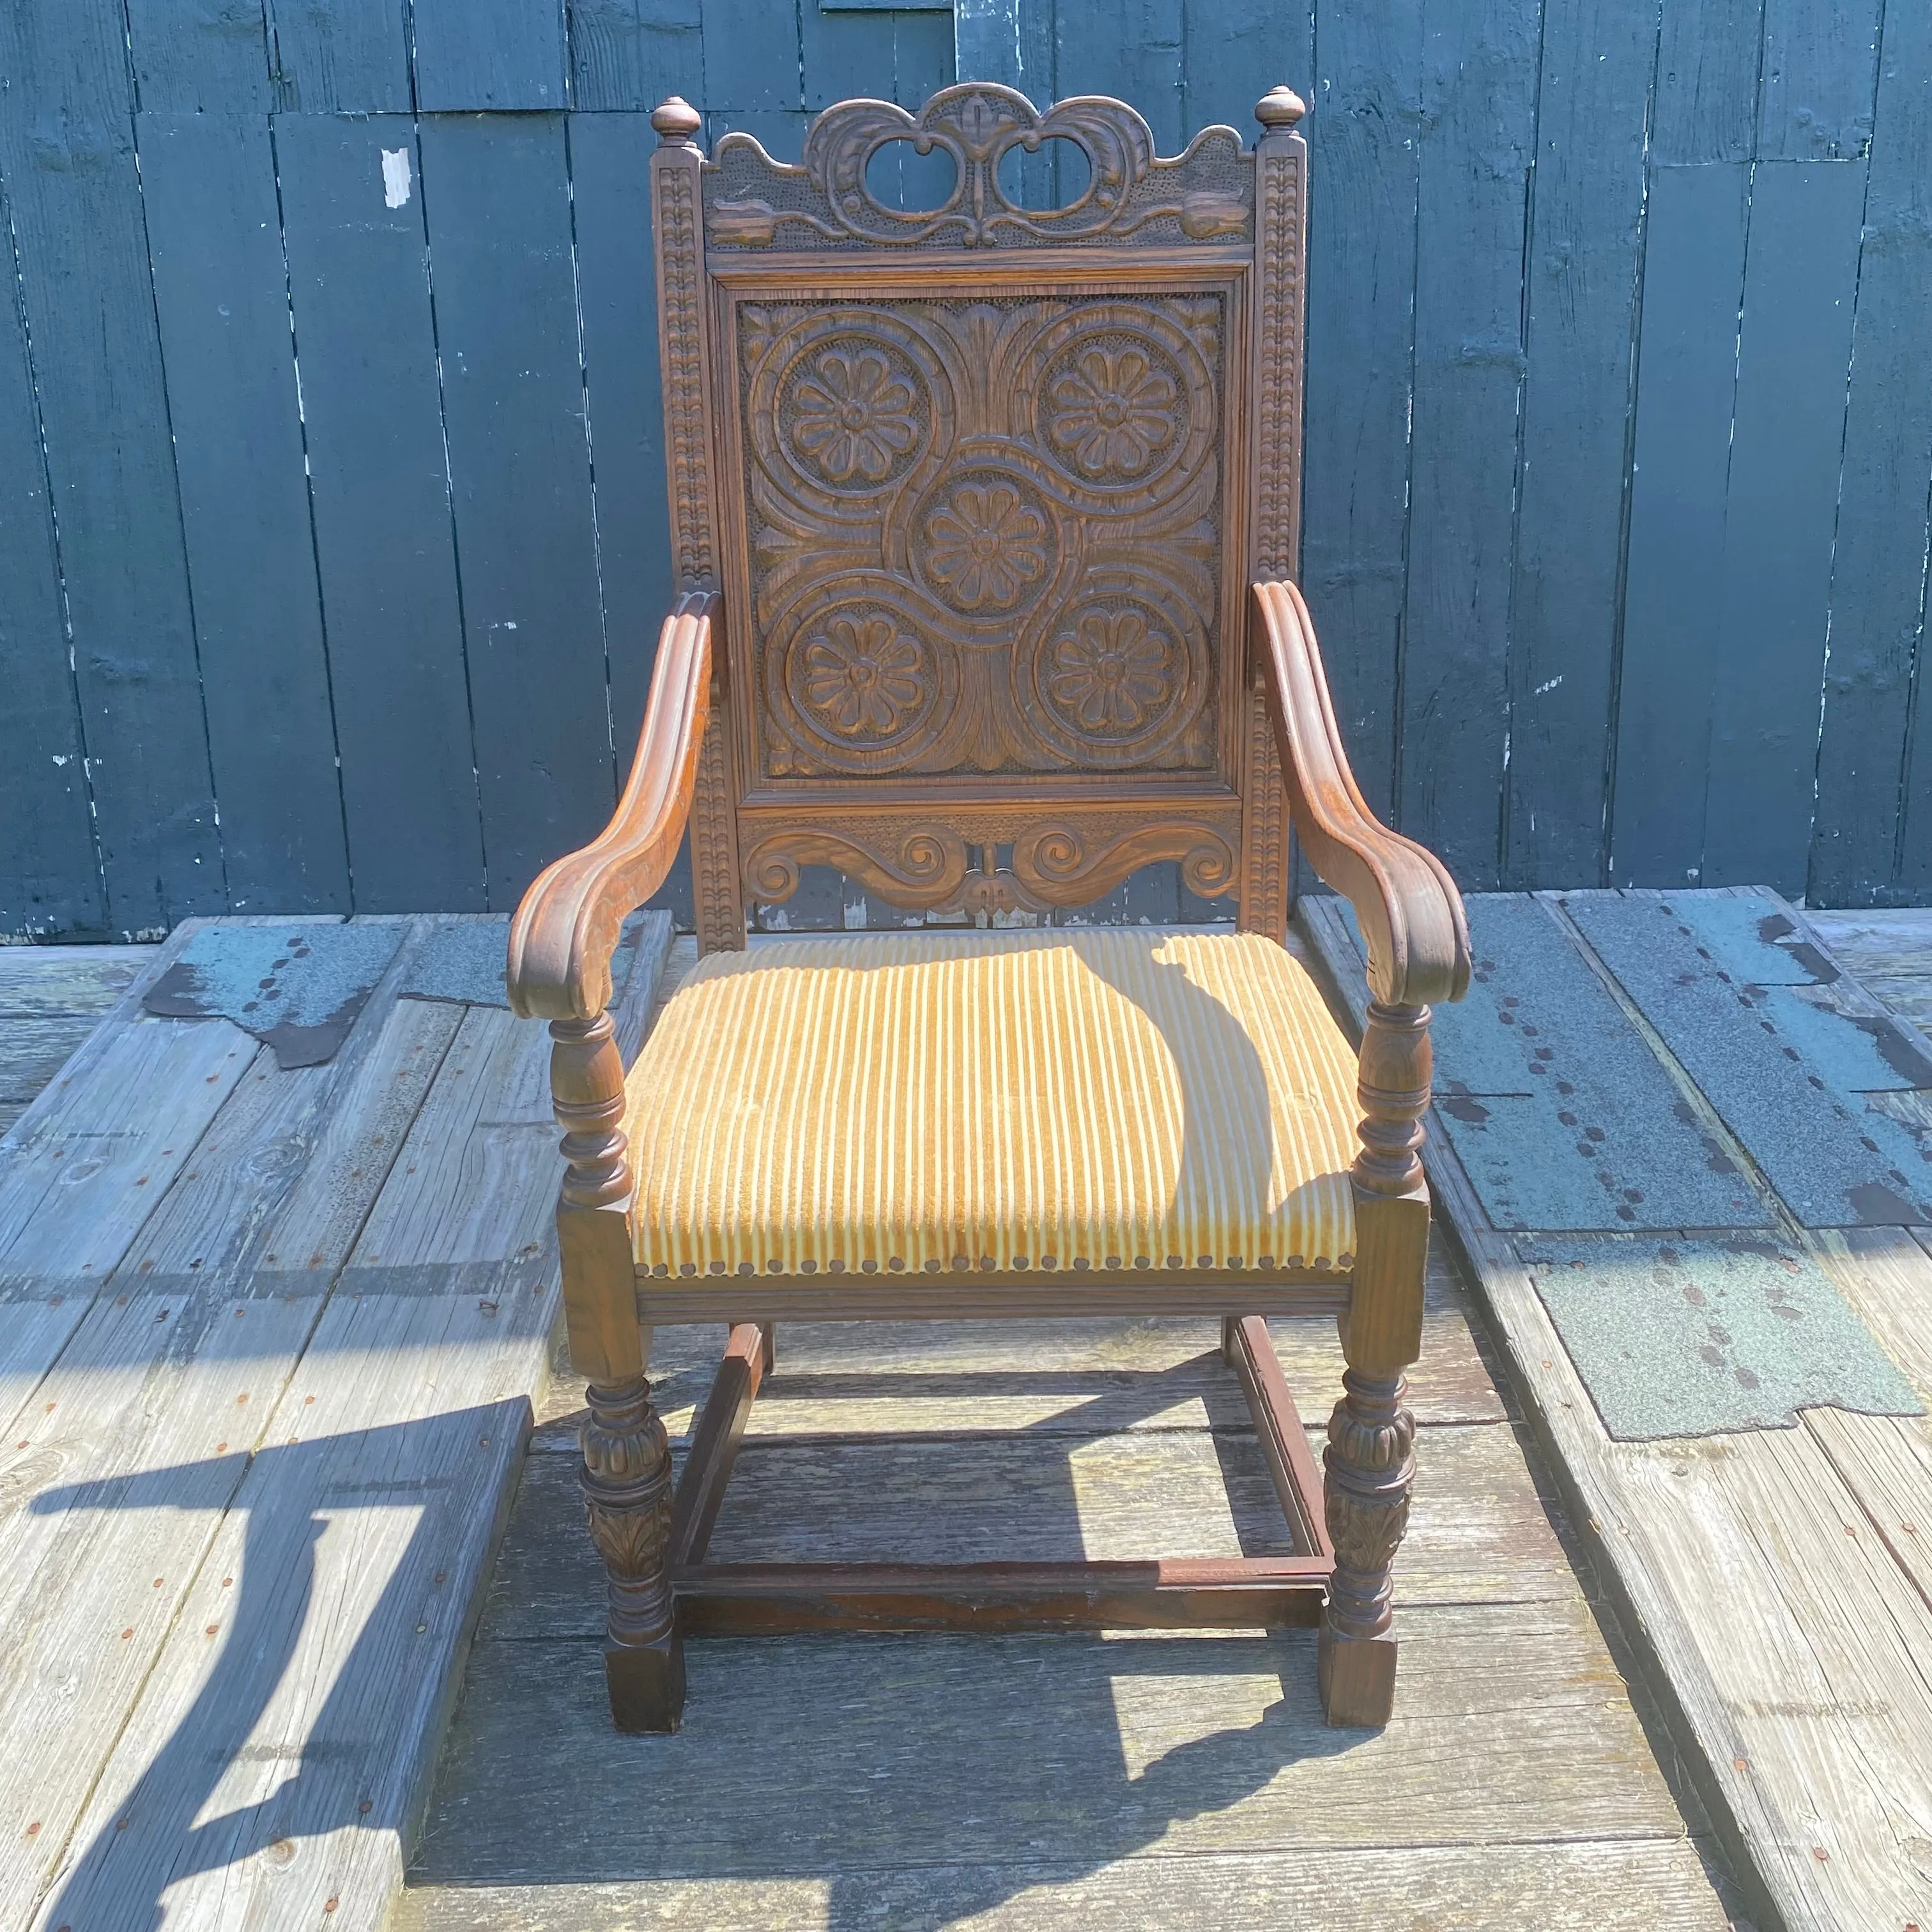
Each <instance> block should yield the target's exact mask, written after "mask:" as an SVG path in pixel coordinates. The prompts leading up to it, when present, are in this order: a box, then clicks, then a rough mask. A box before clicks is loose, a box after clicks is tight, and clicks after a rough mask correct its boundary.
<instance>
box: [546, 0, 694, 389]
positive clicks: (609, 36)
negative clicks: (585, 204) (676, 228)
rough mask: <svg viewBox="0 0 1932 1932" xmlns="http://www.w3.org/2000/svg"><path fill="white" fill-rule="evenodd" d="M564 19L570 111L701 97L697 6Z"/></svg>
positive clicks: (592, 11)
mask: <svg viewBox="0 0 1932 1932" xmlns="http://www.w3.org/2000/svg"><path fill="white" fill-rule="evenodd" d="M568 14H569V24H570V74H571V106H572V107H575V108H577V109H579V110H591V111H592V112H596V113H611V112H614V111H616V110H629V111H630V112H632V113H645V114H648V113H649V112H650V110H652V108H653V107H655V106H656V105H657V104H658V102H659V101H661V100H663V98H664V96H665V95H667V94H682V95H688V96H691V95H700V94H702V92H703V86H702V84H701V80H700V77H701V76H702V75H703V71H704V68H703V59H704V39H703V20H702V19H701V17H700V10H699V7H698V5H697V0H569V5H568ZM638 131H639V132H640V133H641V124H640V129H639V130H638ZM645 138H648V137H645ZM589 252H590V251H586V254H589ZM646 340H648V338H646ZM640 373H641V372H640ZM645 386H646V388H648V387H649V386H650V385H649V383H648V382H646V385H645Z"/></svg>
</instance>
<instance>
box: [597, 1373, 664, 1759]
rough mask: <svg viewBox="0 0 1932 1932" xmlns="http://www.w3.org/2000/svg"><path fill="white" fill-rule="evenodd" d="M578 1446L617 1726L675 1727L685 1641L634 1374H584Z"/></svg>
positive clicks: (655, 1458) (642, 1394) (660, 1437)
mask: <svg viewBox="0 0 1932 1932" xmlns="http://www.w3.org/2000/svg"><path fill="white" fill-rule="evenodd" d="M586 1398H587V1400H588V1401H589V1406H590V1415H589V1419H588V1420H587V1421H586V1422H585V1423H584V1424H583V1429H582V1430H581V1431H580V1434H579V1441H580V1442H581V1444H582V1445H583V1500H584V1503H585V1505H586V1508H588V1511H589V1517H590V1534H591V1535H592V1538H594V1539H595V1541H596V1544H597V1547H598V1550H599V1551H600V1552H601V1554H602V1556H603V1558H604V1570H605V1571H606V1573H607V1575H608V1577H609V1579H610V1623H609V1631H610V1647H609V1648H608V1649H607V1650H606V1651H605V1652H604V1672H605V1675H606V1676H607V1679H608V1681H609V1685H610V1715H611V1718H612V1719H613V1721H614V1722H615V1723H616V1727H617V1728H618V1730H620V1731H674V1730H676V1729H677V1727H678V1724H679V1721H680V1720H681V1719H682V1715H683V1712H684V1649H683V1644H682V1640H681V1639H680V1637H679V1634H678V1630H677V1621H676V1606H675V1604H673V1601H672V1598H671V1590H670V1572H669V1570H668V1569H667V1567H666V1558H667V1554H668V1553H669V1550H670V1506H671V1480H670V1445H668V1444H667V1442H666V1441H665V1439H664V1424H663V1423H662V1422H661V1421H660V1420H659V1419H658V1413H657V1412H656V1410H655V1409H653V1408H652V1406H651V1398H650V1385H649V1382H646V1381H645V1379H643V1376H636V1377H634V1378H633V1379H630V1380H628V1381H626V1382H624V1383H623V1384H622V1385H620V1386H619V1387H617V1388H599V1387H598V1385H596V1384H595V1383H594V1382H593V1383H592V1385H591V1386H590V1388H589V1390H588V1391H586Z"/></svg>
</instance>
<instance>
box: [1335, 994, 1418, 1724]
mask: <svg viewBox="0 0 1932 1932" xmlns="http://www.w3.org/2000/svg"><path fill="white" fill-rule="evenodd" d="M1429 1085H1430V1051H1429V1009H1428V1008H1427V1007H1424V1006H1413V1007H1408V1006H1400V1007H1399V1006H1385V1005H1383V1004H1381V1003H1380V1002H1379V1001H1378V1002H1375V1003H1373V1004H1371V1005H1370V1008H1369V1014H1368V1025H1367V1028H1366V1029H1365V1030H1364V1034H1363V1039H1362V1059H1361V1084H1360V1090H1359V1091H1360V1094H1361V1102H1362V1109H1363V1115H1364V1118H1363V1121H1362V1124H1361V1153H1360V1154H1358V1156H1357V1157H1356V1160H1355V1170H1354V1184H1355V1279H1354V1285H1353V1288H1352V1293H1351V1295H1350V1298H1349V1313H1348V1314H1347V1316H1346V1317H1345V1318H1344V1319H1343V1328H1342V1346H1343V1355H1345V1356H1346V1358H1347V1361H1348V1365H1349V1366H1348V1368H1347V1370H1346V1373H1344V1374H1343V1378H1342V1388H1343V1394H1342V1399H1341V1400H1340V1402H1338V1403H1337V1404H1336V1405H1335V1412H1334V1415H1332V1416H1331V1418H1329V1422H1328V1448H1326V1450H1325V1451H1324V1452H1323V1454H1322V1463H1323V1466H1324V1469H1325V1482H1324V1490H1325V1514H1326V1516H1327V1520H1328V1536H1329V1541H1331V1543H1333V1544H1334V1547H1335V1572H1334V1577H1333V1579H1332V1580H1331V1583H1330V1585H1329V1590H1328V1607H1327V1608H1326V1610H1324V1612H1323V1613H1322V1631H1321V1637H1320V1647H1319V1659H1320V1671H1321V1681H1322V1703H1323V1706H1324V1707H1325V1709H1326V1711H1327V1712H1328V1721H1329V1723H1330V1724H1335V1725H1374V1724H1386V1723H1387V1722H1388V1718H1389V1714H1390V1712H1391V1710H1392V1709H1394V1701H1395V1666H1396V1644H1395V1634H1394V1628H1393V1619H1392V1617H1391V1610H1390V1605H1391V1599H1392V1598H1393V1595H1394V1563H1395V1553H1396V1551H1397V1548H1398V1547H1399V1546H1400V1544H1401V1542H1402V1537H1403V1531H1404V1530H1405V1529H1406V1528H1407V1527H1408V1525H1409V1488H1410V1485H1411V1484H1412V1482H1413V1481H1414V1479H1415V1418H1414V1417H1413V1416H1412V1415H1410V1414H1409V1411H1408V1410H1407V1409H1405V1408H1404V1407H1403V1394H1404V1393H1405V1391H1406V1383H1405V1382H1404V1381H1403V1370H1405V1369H1406V1368H1407V1367H1409V1364H1411V1363H1412V1362H1413V1361H1415V1358H1416V1357H1417V1356H1418V1355H1420V1354H1421V1352H1422V1303H1423V1288H1424V1280H1425V1278H1426V1275H1427V1267H1428V1256H1429V1193H1428V1188H1427V1184H1426V1183H1425V1182H1424V1178H1423V1174H1422V1163H1421V1158H1420V1151H1421V1145H1422V1116H1423V1115H1424V1112H1425V1111H1426V1110H1427V1108H1428V1106H1429Z"/></svg>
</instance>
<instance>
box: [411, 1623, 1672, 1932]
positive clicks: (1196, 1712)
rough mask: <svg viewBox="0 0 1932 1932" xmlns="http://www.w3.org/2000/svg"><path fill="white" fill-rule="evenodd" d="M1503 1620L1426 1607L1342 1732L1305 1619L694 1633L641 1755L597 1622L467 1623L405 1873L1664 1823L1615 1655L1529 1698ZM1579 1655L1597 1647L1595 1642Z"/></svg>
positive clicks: (725, 1865) (632, 1867)
mask: <svg viewBox="0 0 1932 1932" xmlns="http://www.w3.org/2000/svg"><path fill="white" fill-rule="evenodd" d="M1528 1614H1530V1615H1532V1616H1536V1617H1538V1618H1539V1619H1540V1618H1541V1617H1542V1616H1544V1614H1545V1610H1544V1607H1541V1606H1539V1607H1537V1608H1536V1610H1535V1611H1533V1612H1531V1613H1528ZM1512 1623H1514V1618H1510V1617H1506V1616H1504V1615H1503V1614H1502V1613H1499V1612H1496V1611H1493V1610H1485V1611H1483V1612H1481V1613H1476V1614H1475V1616H1473V1617H1472V1616H1471V1614H1470V1613H1468V1612H1466V1611H1463V1612H1458V1611H1453V1610H1441V1611H1431V1610H1417V1611H1415V1613H1412V1615H1411V1616H1410V1617H1409V1622H1408V1625H1407V1628H1406V1644H1407V1647H1406V1649H1405V1651H1404V1653H1403V1665H1404V1670H1405V1672H1406V1676H1405V1680H1404V1688H1405V1689H1406V1691H1407V1692H1408V1694H1409V1701H1408V1704H1407V1706H1405V1705H1404V1704H1403V1701H1402V1700H1400V1698H1399V1699H1398V1702H1397V1715H1396V1717H1395V1718H1394V1721H1393V1722H1392V1723H1391V1724H1390V1726H1389V1727H1388V1729H1387V1730H1385V1731H1384V1732H1382V1733H1380V1734H1379V1735H1378V1736H1364V1735H1362V1734H1361V1733H1354V1734H1344V1735H1343V1736H1339V1737H1338V1736H1336V1735H1335V1734H1334V1733H1325V1729H1324V1727H1322V1721H1321V1718H1320V1715H1319V1708H1318V1706H1317V1703H1316V1691H1315V1671H1314V1643H1313V1638H1312V1637H1311V1636H1310V1635H1309V1634H1306V1633H1301V1632H1295V1633H1285V1634H1282V1635H1280V1636H1278V1637H1272V1638H1256V1637H1237V1636H1233V1635H1228V1636H1215V1637H1192V1636H1188V1637H1166V1638H1163V1639H1161V1640H1158V1641H1157V1642H1154V1643H1141V1642H1138V1641H1133V1640H1107V1639H1105V1638H1093V1639H1088V1638H1084V1637H1047V1638H1038V1637H1016V1638H1010V1639H1002V1640H998V1641H996V1642H989V1641H985V1640H980V1641H974V1640H971V1639H968V1640H959V1639H955V1638H947V1637H930V1636H927V1637H912V1638H896V1637H858V1638H852V1637H842V1638H841V1637H823V1638H819V1639H816V1640H813V1641H812V1642H810V1643H796V1644H772V1643H762V1644H760V1643H742V1642H726V1641H716V1642H706V1643H694V1644H693V1645H691V1646H690V1649H689V1652H688V1663H687V1668H688V1672H689V1676H690V1682H691V1693H690V1699H689V1702H688V1705H687V1707H686V1713H687V1715H686V1719H685V1728H684V1730H683V1731H682V1733H680V1735H679V1739H678V1741H677V1742H676V1743H674V1744H670V1745H660V1744H657V1743H656V1742H655V1741H653V1743H652V1745H647V1746H646V1747H644V1748H643V1750H642V1751H640V1749H639V1748H638V1747H637V1745H634V1744H633V1743H631V1742H629V1741H628V1740H624V1739H619V1738H618V1737H617V1736H616V1734H615V1733H613V1732H612V1731H611V1730H610V1725H609V1720H608V1716H607V1712H606V1710H605V1709H604V1688H603V1671H602V1658H601V1646H599V1645H598V1644H597V1643H595V1642H585V1643H576V1644H563V1643H556V1644H533V1643H532V1644H525V1643H516V1644H508V1643H506V1644H500V1645H496V1644H492V1645H487V1646H484V1645H479V1646H478V1649H477V1651H476V1652H475V1654H474V1655H473V1656H472V1663H471V1669H470V1674H469V1684H468V1690H467V1694H466V1697H465V1699H464V1703H463V1709H462V1711H461V1712H460V1714H459V1715H458V1720H457V1724H456V1727H455V1736H454V1737H453V1739H452V1751H451V1754H450V1757H449V1760H448V1762H447V1763H446V1769H445V1772H444V1777H443V1782H442V1784H441V1786H440V1790H439V1792H438V1796H437V1801H436V1805H435V1808H434V1811H433V1813H432V1815H431V1820H430V1822H429V1824H428V1829H427V1830H426V1832H425V1839H424V1843H423V1847H422V1851H421V1852H420V1853H419V1855H418V1856H417V1858H416V1859H415V1861H413V1867H412V1877H413V1879H414V1881H415V1882H416V1883H418V1884H436V1883H444V1882H463V1883H467V1884H488V1883H502V1882H531V1881H532V1880H535V1881H537V1882H544V1881H546V1880H547V1881H549V1882H557V1881H559V1880H563V1879H568V1880H571V1881H574V1882H579V1883H586V1882H588V1883H595V1882H605V1883H608V1882H613V1881H617V1880H623V1879H643V1878H646V1877H648V1878H650V1879H655V1880H657V1881H658V1882H663V1881H664V1880H670V1879H699V1878H705V1879H727V1878H740V1879H747V1878H756V1879H779V1880H783V1879H789V1878H799V1877H808V1876H809V1877H816V1878H818V1879H820V1880H824V1879H835V1878H836V1877H837V1876H840V1875H844V1874H855V1875H856V1874H859V1873H871V1872H874V1871H876V1870H878V1869H880V1867H892V1866H896V1867H899V1868H901V1869H904V1868H906V1867H913V1868H917V1867H926V1866H930V1865H932V1864H942V1865H943V1864H951V1863H954V1862H957V1861H970V1862H979V1861H983V1860H987V1859H991V1858H1009V1857H1010V1856H1012V1855H1013V1851H1014V1850H1015V1849H1016V1848H1020V1847H1023V1848H1024V1849H1025V1852H1027V1854H1028V1856H1030V1857H1031V1858H1038V1859H1040V1860H1042V1861H1053V1862H1059V1861H1066V1862H1068V1863H1078V1864H1080V1865H1081V1866H1083V1867H1086V1868H1087V1869H1089V1870H1091V1869H1094V1868H1096V1867H1099V1866H1100V1865H1103V1864H1112V1863H1114V1862H1115V1861H1118V1860H1121V1859H1124V1858H1132V1857H1133V1856H1135V1855H1137V1854H1139V1853H1142V1852H1148V1851H1150V1850H1151V1849H1154V1847H1156V1846H1158V1847H1159V1849H1160V1852H1162V1853H1163V1855H1166V1856H1170V1857H1174V1856H1186V1857H1202V1856H1209V1855H1221V1854H1223V1853H1225V1852H1230V1851H1235V1850H1237V1849H1245V1850H1250V1851H1251V1850H1253V1849H1256V1848H1257V1847H1260V1846H1266V1847H1268V1848H1270V1849H1289V1848H1292V1847H1295V1848H1299V1847H1308V1848H1313V1847H1315V1846H1324V1847H1335V1848H1339V1847H1340V1846H1353V1845H1361V1844H1364V1843H1369V1844H1374V1843H1387V1842H1388V1838H1389V1835H1392V1834H1396V1833H1399V1834H1400V1842H1401V1843H1403V1844H1404V1845H1407V1846H1415V1845H1418V1844H1425V1845H1442V1844H1453V1843H1458V1842H1462V1841H1466V1840H1468V1839H1469V1838H1482V1839H1484V1840H1486V1841H1491V1842H1495V1841H1505V1842H1507V1841H1510V1840H1511V1839H1524V1838H1534V1839H1536V1840H1538V1841H1543V1842H1556V1841H1564V1840H1569V1839H1577V1838H1583V1839H1594V1838H1603V1837H1606V1836H1624V1837H1630V1838H1658V1837H1667V1836H1672V1835H1675V1833H1676V1831H1677V1830H1678V1829H1679V1826H1678V1823H1677V1820H1676V1811H1675V1808H1674V1807H1673V1805H1671V1804H1670V1799H1669V1796H1668V1793H1667V1792H1666V1790H1664V1784H1663V1780H1662V1778H1661V1776H1660V1775H1658V1773H1657V1772H1656V1771H1655V1768H1654V1765H1653V1764H1652V1763H1651V1761H1650V1760H1649V1752H1648V1750H1647V1749H1646V1747H1645V1745H1644V1743H1643V1733H1642V1732H1641V1730H1640V1729H1639V1728H1638V1727H1637V1722H1636V1720H1635V1718H1634V1716H1633V1715H1631V1713H1630V1712H1629V1707H1628V1705H1627V1704H1626V1703H1624V1702H1623V1701H1622V1699H1621V1698H1620V1697H1617V1695H1616V1692H1615V1691H1613V1689H1612V1688H1611V1685H1610V1684H1609V1683H1608V1682H1604V1681H1603V1679H1602V1677H1601V1676H1599V1677H1598V1679H1597V1685H1598V1687H1599V1688H1596V1690H1595V1694H1594V1696H1593V1695H1592V1694H1588V1693H1586V1694H1585V1695H1584V1696H1583V1697H1581V1698H1580V1697H1579V1696H1578V1688H1577V1687H1575V1686H1574V1685H1565V1686H1562V1687H1561V1688H1558V1687H1556V1686H1553V1685H1551V1684H1550V1681H1549V1679H1547V1678H1545V1679H1541V1680H1540V1681H1539V1682H1538V1684H1537V1685H1536V1686H1535V1688H1533V1689H1529V1690H1528V1691H1527V1694H1526V1685H1525V1683H1524V1682H1523V1679H1522V1678H1521V1677H1520V1676H1517V1675H1516V1674H1515V1673H1513V1672H1512V1671H1511V1667H1510V1664H1509V1662H1508V1657H1509V1653H1510V1649H1511V1645H1510V1644H1509V1643H1508V1639H1507V1637H1504V1635H1503V1633H1504V1632H1505V1631H1508V1630H1509V1629H1510V1628H1511V1625H1512ZM1478 1630H1481V1631H1485V1632H1487V1633H1488V1635H1489V1640H1488V1641H1487V1642H1481V1641H1478V1644H1477V1647H1476V1649H1475V1650H1474V1651H1473V1652H1471V1651H1466V1650H1464V1649H1463V1643H1466V1642H1468V1641H1469V1637H1473V1636H1474V1634H1475V1631H1478ZM1465 1633H1468V1635H1467V1636H1465V1635H1464V1634H1465ZM1459 1638H1461V1639H1462V1641H1461V1642H1459V1641H1458V1639H1459ZM1571 1655H1572V1657H1573V1658H1575V1660H1576V1667H1578V1668H1580V1669H1583V1670H1591V1669H1592V1663H1593V1662H1594V1660H1592V1659H1591V1658H1590V1646H1589V1645H1588V1641H1587V1640H1585V1642H1584V1643H1580V1644H1579V1645H1578V1646H1577V1648H1576V1649H1574V1650H1573V1651H1572V1652H1571ZM1599 1655H1601V1654H1600V1653H1599ZM1602 1669H1603V1665H1602V1664H1596V1665H1595V1670H1598V1671H1601V1670H1602ZM1562 1674H1563V1673H1559V1672H1553V1673H1550V1675H1551V1676H1560V1675H1562ZM1598 1700H1601V1701H1598ZM1438 1712H1441V1713H1442V1715H1437V1713H1438ZM540 1713H541V1715H539V1714H540ZM1405 1713H1406V1714H1405ZM1452 1713H1453V1715H1451V1714H1452ZM753 1736H755V1737H756V1738H757V1748H756V1749H755V1750H754V1751H748V1750H747V1748H746V1742H747V1740H748V1739H750V1738H751V1737H753ZM512 1739H520V1740H521V1746H520V1748H512V1746H511V1740H512ZM640 1762H642V1763H646V1764H648V1765H649V1768H650V1769H649V1775H644V1776H641V1777H640V1775H638V1773H637V1770H636V1769H634V1768H635V1767H637V1766H638V1765H639V1764H640ZM802 1765H809V1766H811V1767H812V1769H811V1775H809V1776H808V1777H805V1778H800V1776H799V1767H800V1766H802ZM564 1766H570V1767H571V1775H563V1767H564ZM620 1766H621V1767H625V1768H628V1769H620V1768H619V1767H620ZM1370 1790H1373V1792H1374V1794H1375V1796H1374V1798H1373V1801H1372V1802H1371V1801H1370V1799H1369V1793H1370ZM1395 1791H1400V1792H1403V1793H1407V1794H1409V1802H1408V1803H1407V1804H1403V1803H1400V1802H1393V1801H1392V1799H1391V1793H1392V1792H1395ZM962 1792H968V1793H971V1799H970V1801H969V1802H963V1803H962V1799H961V1796H960V1794H961V1793H962ZM620 1818H621V1820H622V1823H621V1824H620V1823H619V1822H618V1821H619V1819H620ZM855 1903H856V1900H855ZM1385 1903H1386V1901H1385ZM821 1922H822V1921H821ZM916 1922H920V1923H926V1924H929V1923H932V1921H929V1920H927V1921H916Z"/></svg>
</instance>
